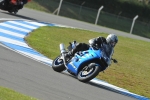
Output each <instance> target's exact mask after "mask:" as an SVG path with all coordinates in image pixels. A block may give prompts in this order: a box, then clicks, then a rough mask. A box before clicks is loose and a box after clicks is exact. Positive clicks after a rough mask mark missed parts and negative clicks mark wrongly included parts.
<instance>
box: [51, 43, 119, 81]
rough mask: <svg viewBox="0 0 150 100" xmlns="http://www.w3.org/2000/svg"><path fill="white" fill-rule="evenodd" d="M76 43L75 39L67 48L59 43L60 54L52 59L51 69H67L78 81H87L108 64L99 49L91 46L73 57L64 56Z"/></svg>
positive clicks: (60, 70) (57, 70)
mask: <svg viewBox="0 0 150 100" xmlns="http://www.w3.org/2000/svg"><path fill="white" fill-rule="evenodd" d="M76 44H77V43H76V41H74V42H72V43H70V45H69V46H68V48H67V49H65V45H64V44H63V43H61V44H60V51H61V54H60V55H59V56H58V57H56V58H55V59H54V60H53V62H52V69H53V70H54V71H56V72H62V71H64V70H67V71H68V72H69V73H70V74H72V75H74V76H76V77H77V79H78V80H79V81H81V82H88V81H90V80H92V79H93V78H95V77H96V76H97V75H98V74H99V72H102V71H104V70H105V69H106V68H107V67H108V65H107V63H106V62H105V60H104V59H103V57H102V51H101V49H100V48H99V49H97V48H95V47H92V46H90V48H89V50H86V51H80V52H77V53H75V55H74V56H73V57H69V58H67V57H65V54H66V53H67V52H69V51H70V50H72V49H73V48H74V47H75V45H76ZM115 61H116V60H115Z"/></svg>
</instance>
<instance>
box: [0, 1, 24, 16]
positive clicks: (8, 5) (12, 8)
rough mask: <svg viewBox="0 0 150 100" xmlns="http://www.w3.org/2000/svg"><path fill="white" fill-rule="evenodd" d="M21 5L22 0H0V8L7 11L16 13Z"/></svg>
mask: <svg viewBox="0 0 150 100" xmlns="http://www.w3.org/2000/svg"><path fill="white" fill-rule="evenodd" d="M22 7H23V2H22V1H21V0H16V1H15V0H0V9H1V10H5V11H8V12H9V13H13V14H17V12H18V10H20V9H21V8H22Z"/></svg>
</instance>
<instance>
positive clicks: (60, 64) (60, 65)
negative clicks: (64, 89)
mask: <svg viewBox="0 0 150 100" xmlns="http://www.w3.org/2000/svg"><path fill="white" fill-rule="evenodd" d="M52 68H53V70H54V71H56V72H62V71H64V70H65V69H66V68H65V65H64V61H63V59H62V57H61V55H59V56H58V57H56V58H55V59H54V60H53V63H52Z"/></svg>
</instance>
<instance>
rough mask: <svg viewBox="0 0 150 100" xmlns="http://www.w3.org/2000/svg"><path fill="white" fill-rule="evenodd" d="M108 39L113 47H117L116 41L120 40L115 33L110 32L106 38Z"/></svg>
mask: <svg viewBox="0 0 150 100" xmlns="http://www.w3.org/2000/svg"><path fill="white" fill-rule="evenodd" d="M106 41H107V43H108V44H110V45H111V46H112V47H115V45H116V43H117V42H118V37H117V36H116V35H115V34H109V35H108V36H107V38H106Z"/></svg>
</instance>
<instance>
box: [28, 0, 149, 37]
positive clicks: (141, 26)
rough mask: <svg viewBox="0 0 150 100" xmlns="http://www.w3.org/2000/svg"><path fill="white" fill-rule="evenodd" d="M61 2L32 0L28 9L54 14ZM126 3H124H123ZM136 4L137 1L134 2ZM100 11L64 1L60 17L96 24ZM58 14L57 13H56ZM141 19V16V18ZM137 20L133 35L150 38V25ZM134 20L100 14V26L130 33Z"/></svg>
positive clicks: (58, 0) (105, 13) (55, 0)
mask: <svg viewBox="0 0 150 100" xmlns="http://www.w3.org/2000/svg"><path fill="white" fill-rule="evenodd" d="M59 2H60V0H32V1H31V2H29V3H28V4H27V5H26V7H28V8H32V9H35V10H40V11H44V12H48V13H53V12H54V11H55V10H56V9H57V8H58V6H59ZM122 2H124V1H122ZM134 2H135V1H134ZM97 12H98V9H90V8H87V7H82V8H81V6H79V5H74V4H71V3H68V2H65V1H63V3H62V6H61V10H60V13H59V15H60V16H64V17H68V18H72V19H76V20H80V21H84V22H88V23H92V24H95V20H96V16H97ZM55 14H56V13H55ZM139 17H140V16H139ZM138 20H139V19H137V20H136V22H135V25H134V28H133V32H132V33H133V34H136V35H139V36H142V37H147V38H150V34H149V33H150V24H149V23H142V22H140V21H138ZM132 21H133V19H129V18H125V17H123V16H120V15H119V16H118V15H114V14H110V13H107V12H104V11H103V10H102V11H101V13H100V16H99V20H98V23H97V24H98V25H100V26H104V27H109V28H112V29H116V30H120V31H124V32H127V33H129V32H130V29H131V24H132Z"/></svg>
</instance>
